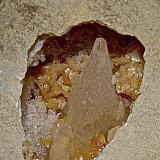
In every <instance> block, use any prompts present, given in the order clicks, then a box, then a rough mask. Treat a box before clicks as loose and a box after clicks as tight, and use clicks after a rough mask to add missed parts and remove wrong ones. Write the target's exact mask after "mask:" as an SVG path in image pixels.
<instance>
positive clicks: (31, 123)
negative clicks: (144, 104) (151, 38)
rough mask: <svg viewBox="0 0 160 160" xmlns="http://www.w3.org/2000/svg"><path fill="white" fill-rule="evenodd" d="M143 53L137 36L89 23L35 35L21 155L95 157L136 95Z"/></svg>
mask: <svg viewBox="0 0 160 160" xmlns="http://www.w3.org/2000/svg"><path fill="white" fill-rule="evenodd" d="M100 53H102V54H100ZM143 53H144V47H143V45H142V44H141V42H140V41H139V40H138V39H137V38H136V37H134V36H129V35H121V34H119V33H117V32H115V31H113V30H111V29H109V28H107V27H106V26H103V25H100V24H98V23H93V22H89V23H83V24H80V25H77V26H74V27H73V28H71V29H70V31H68V32H67V33H66V34H64V35H62V36H55V35H52V34H43V35H41V36H38V38H37V40H36V41H35V43H34V44H33V46H32V47H31V49H30V50H29V55H28V70H27V73H26V76H25V78H24V80H23V90H22V95H21V108H22V125H23V127H24V131H25V134H26V141H25V142H24V143H23V154H24V158H25V159H26V160H34V159H37V160H61V159H63V160H79V159H84V160H91V159H93V158H95V157H96V156H98V154H99V153H100V152H101V151H102V150H103V148H104V147H105V146H106V145H107V144H108V143H109V142H110V141H112V139H113V137H114V134H115V133H116V131H117V130H118V128H119V127H121V126H122V125H123V124H124V123H125V122H126V121H127V118H128V116H129V113H130V112H131V109H132V106H133V104H134V102H135V100H136V99H137V97H138V96H139V94H140V90H139V89H140V85H141V82H142V78H143V69H144V59H143ZM100 93H101V94H100ZM107 97H109V99H107Z"/></svg>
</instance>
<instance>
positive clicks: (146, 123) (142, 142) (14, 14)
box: [0, 0, 160, 160]
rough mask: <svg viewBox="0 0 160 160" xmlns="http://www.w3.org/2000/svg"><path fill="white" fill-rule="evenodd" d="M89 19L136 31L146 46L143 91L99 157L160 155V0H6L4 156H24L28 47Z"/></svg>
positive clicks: (1, 85) (1, 4) (2, 2)
mask: <svg viewBox="0 0 160 160" xmlns="http://www.w3.org/2000/svg"><path fill="white" fill-rule="evenodd" d="M88 20H99V21H102V22H103V23H105V24H107V25H108V26H109V27H111V28H114V29H115V30H117V31H118V32H120V33H124V34H130V35H135V36H137V38H138V39H139V40H141V42H142V43H143V44H144V46H145V48H146V51H145V60H146V65H145V73H144V79H143V84H142V87H141V95H140V96H139V98H138V100H137V101H136V103H135V105H134V109H133V112H132V114H131V115H130V117H129V119H128V121H127V124H126V125H125V126H123V127H122V128H121V129H120V130H119V131H118V132H117V134H116V137H115V138H114V140H113V141H112V143H111V144H110V145H109V146H108V147H107V148H105V150H104V152H103V153H102V154H101V155H100V157H99V158H98V160H159V159H160V134H159V133H160V98H159V95H160V53H159V52H160V27H159V26H160V1H159V0H152V1H150V0H140V1H139V0H83V1H81V0H27V1H25V0H0V22H1V23H0V160H22V159H23V157H22V154H21V150H22V145H21V142H22V140H23V139H24V133H23V128H22V126H21V122H20V117H19V112H18V106H19V103H18V102H19V96H20V94H21V88H22V84H21V83H20V82H21V79H22V78H23V77H24V75H25V72H26V68H27V51H28V49H29V48H30V46H31V45H32V44H33V42H34V41H35V39H36V37H37V35H38V34H41V33H48V32H52V33H55V34H62V33H64V32H66V30H67V29H68V28H69V27H70V26H72V25H75V24H78V23H80V22H84V21H88Z"/></svg>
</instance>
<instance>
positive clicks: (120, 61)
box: [112, 51, 144, 100]
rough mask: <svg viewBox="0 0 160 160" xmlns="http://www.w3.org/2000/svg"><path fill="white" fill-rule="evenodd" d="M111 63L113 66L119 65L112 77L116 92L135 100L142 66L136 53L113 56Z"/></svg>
mask: <svg viewBox="0 0 160 160" xmlns="http://www.w3.org/2000/svg"><path fill="white" fill-rule="evenodd" d="M112 63H113V64H114V65H115V66H119V69H118V71H117V72H115V74H114V75H113V79H112V83H113V85H115V88H116V92H117V93H122V94H125V95H127V96H129V97H131V98H132V99H133V100H136V98H137V97H138V95H139V88H140V85H141V82H142V77H143V67H144V64H143V61H142V60H141V59H140V58H139V55H138V53H137V52H136V51H134V52H132V53H129V54H126V55H124V56H121V57H116V58H113V59H112Z"/></svg>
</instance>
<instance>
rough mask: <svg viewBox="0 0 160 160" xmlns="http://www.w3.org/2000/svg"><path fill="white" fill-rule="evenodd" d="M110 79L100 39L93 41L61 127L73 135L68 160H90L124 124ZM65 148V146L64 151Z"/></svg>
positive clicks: (108, 67) (105, 48)
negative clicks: (114, 131)
mask: <svg viewBox="0 0 160 160" xmlns="http://www.w3.org/2000/svg"><path fill="white" fill-rule="evenodd" d="M112 76H113V75H112V68H111V62H110V58H109V54H108V49H107V44H106V42H105V40H104V39H102V38H99V39H96V41H95V44H94V46H93V50H92V53H91V55H90V59H89V61H88V63H87V64H86V66H85V68H84V70H83V72H82V74H81V76H80V77H79V79H78V80H77V81H76V84H75V85H74V87H73V89H72V91H71V96H70V98H69V101H68V111H67V117H66V122H65V123H68V125H69V127H70V128H71V130H72V134H73V135H72V137H73V138H71V137H69V138H68V140H69V141H71V140H72V139H73V141H74V147H75V146H76V147H75V148H77V150H76V151H75V153H74V151H73V153H69V155H72V158H69V159H73V160H74V159H80V157H82V158H83V159H90V160H91V159H93V158H94V157H95V156H97V155H98V153H99V152H100V151H101V150H102V148H104V147H105V145H106V144H107V143H108V142H107V141H106V140H105V137H107V133H108V131H109V130H110V129H111V128H113V127H115V126H116V125H121V123H122V122H123V121H124V119H125V117H124V112H125V106H121V105H120V101H119V100H118V98H117V96H116V94H115V90H114V88H113V86H112V84H111V79H112ZM117 115H118V116H117ZM61 132H63V130H62V131H61ZM60 134H61V133H59V135H60ZM54 137H55V138H56V136H54ZM66 137H67V134H66ZM55 138H54V139H55ZM53 141H54V140H53ZM69 141H67V142H68V145H69V144H70V143H69ZM67 142H65V143H67ZM58 145H62V144H59V143H57V144H56V146H58ZM71 145H72V144H70V146H71ZM54 148H55V146H54ZM54 148H53V149H52V150H51V151H53V150H54ZM61 148H62V147H61ZM67 148H68V147H67V146H66V148H65V150H67ZM71 148H73V147H72V146H71ZM61 152H64V151H63V150H61ZM77 153H79V154H77ZM51 154H52V153H51ZM55 154H57V152H54V154H53V155H52V156H53V158H51V159H55V157H60V155H59V156H57V155H55ZM70 157H71V156H70ZM58 159H59V158H57V160H58ZM65 159H68V158H65Z"/></svg>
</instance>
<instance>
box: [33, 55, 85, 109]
mask: <svg viewBox="0 0 160 160" xmlns="http://www.w3.org/2000/svg"><path fill="white" fill-rule="evenodd" d="M87 59H88V56H87V55H86V54H80V55H78V56H73V57H71V58H68V59H67V60H66V63H60V62H59V61H56V62H54V63H52V64H50V65H47V66H44V68H43V73H42V74H41V75H40V76H38V77H37V79H36V81H37V83H38V85H39V87H40V90H41V94H42V97H43V99H44V101H45V103H46V106H47V108H48V109H51V110H54V111H58V110H62V109H63V107H64V106H65V105H66V102H67V98H68V97H69V95H70V91H71V86H72V85H73V83H74V78H75V77H76V76H77V75H79V74H80V73H81V71H82V69H83V67H84V65H85V63H86V61H87Z"/></svg>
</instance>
